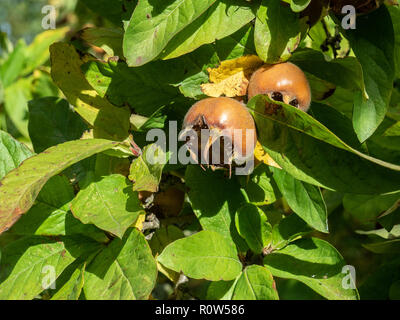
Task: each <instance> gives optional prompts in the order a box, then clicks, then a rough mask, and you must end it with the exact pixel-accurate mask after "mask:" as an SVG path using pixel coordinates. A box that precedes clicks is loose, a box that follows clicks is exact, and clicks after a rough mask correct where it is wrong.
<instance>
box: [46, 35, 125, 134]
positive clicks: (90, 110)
mask: <svg viewBox="0 0 400 320" xmlns="http://www.w3.org/2000/svg"><path fill="white" fill-rule="evenodd" d="M50 60H51V76H52V78H53V80H54V82H55V83H56V84H57V86H58V87H59V88H60V89H61V91H62V92H63V93H64V95H65V96H66V98H67V100H68V101H69V103H71V104H72V105H73V106H74V110H75V111H76V112H77V113H79V115H80V116H81V117H82V118H83V119H84V120H85V121H86V122H87V123H88V124H89V125H91V126H92V127H93V128H94V132H93V135H94V137H95V138H106V139H112V140H118V141H121V140H124V139H125V138H126V137H127V136H128V131H129V128H130V124H129V116H130V112H129V109H128V108H127V107H121V108H117V107H115V106H114V105H112V104H111V103H110V102H109V101H108V100H107V99H105V98H102V97H101V96H99V95H98V94H97V93H96V91H95V90H94V89H93V88H92V87H91V85H90V84H89V83H88V82H87V80H86V78H85V75H84V74H83V72H82V70H81V65H82V64H83V61H82V60H81V59H80V57H79V54H78V52H77V51H76V50H75V48H74V47H73V46H72V45H70V44H67V43H61V42H58V43H55V44H53V45H51V46H50Z"/></svg>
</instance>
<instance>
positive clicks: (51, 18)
mask: <svg viewBox="0 0 400 320" xmlns="http://www.w3.org/2000/svg"><path fill="white" fill-rule="evenodd" d="M42 13H43V14H45V16H44V17H43V19H42V28H43V29H44V30H50V29H55V28H56V18H57V11H56V8H55V6H51V5H46V6H44V7H43V8H42Z"/></svg>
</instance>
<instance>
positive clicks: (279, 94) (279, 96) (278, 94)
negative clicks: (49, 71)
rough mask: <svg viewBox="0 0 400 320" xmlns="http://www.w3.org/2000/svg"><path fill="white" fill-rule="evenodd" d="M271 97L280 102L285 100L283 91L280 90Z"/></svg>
mask: <svg viewBox="0 0 400 320" xmlns="http://www.w3.org/2000/svg"><path fill="white" fill-rule="evenodd" d="M271 98H272V99H273V100H275V101H280V102H282V101H283V96H282V93H280V92H273V93H272V95H271Z"/></svg>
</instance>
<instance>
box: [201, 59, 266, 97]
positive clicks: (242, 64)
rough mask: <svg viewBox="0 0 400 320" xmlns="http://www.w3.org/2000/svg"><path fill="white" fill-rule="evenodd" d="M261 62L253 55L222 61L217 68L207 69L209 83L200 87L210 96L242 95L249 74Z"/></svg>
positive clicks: (245, 88)
mask: <svg viewBox="0 0 400 320" xmlns="http://www.w3.org/2000/svg"><path fill="white" fill-rule="evenodd" d="M263 63H264V62H263V61H262V60H261V59H260V58H259V57H257V56H255V55H246V56H243V57H239V58H237V59H232V60H225V61H222V62H221V64H220V65H219V67H218V68H209V69H208V70H207V71H208V72H209V75H210V76H209V78H210V82H211V83H206V84H203V85H201V89H202V91H203V93H204V94H206V95H208V96H210V97H220V96H222V95H224V96H226V97H236V96H244V95H245V94H246V92H247V86H248V84H249V79H250V76H251V74H252V73H253V72H254V71H255V70H256V69H257V68H259V67H260V66H261V65H263Z"/></svg>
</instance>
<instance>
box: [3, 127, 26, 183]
mask: <svg viewBox="0 0 400 320" xmlns="http://www.w3.org/2000/svg"><path fill="white" fill-rule="evenodd" d="M32 155H33V152H32V151H31V150H29V148H28V147H27V146H25V145H24V144H22V143H21V142H18V141H17V140H15V139H14V138H13V137H11V136H10V135H9V134H8V133H6V132H4V131H1V130H0V180H1V179H3V177H4V176H5V175H6V174H7V173H8V172H10V171H11V170H13V169H15V168H16V167H18V166H19V164H20V163H21V162H22V161H24V160H25V159H27V158H29V157H30V156H32Z"/></svg>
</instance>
